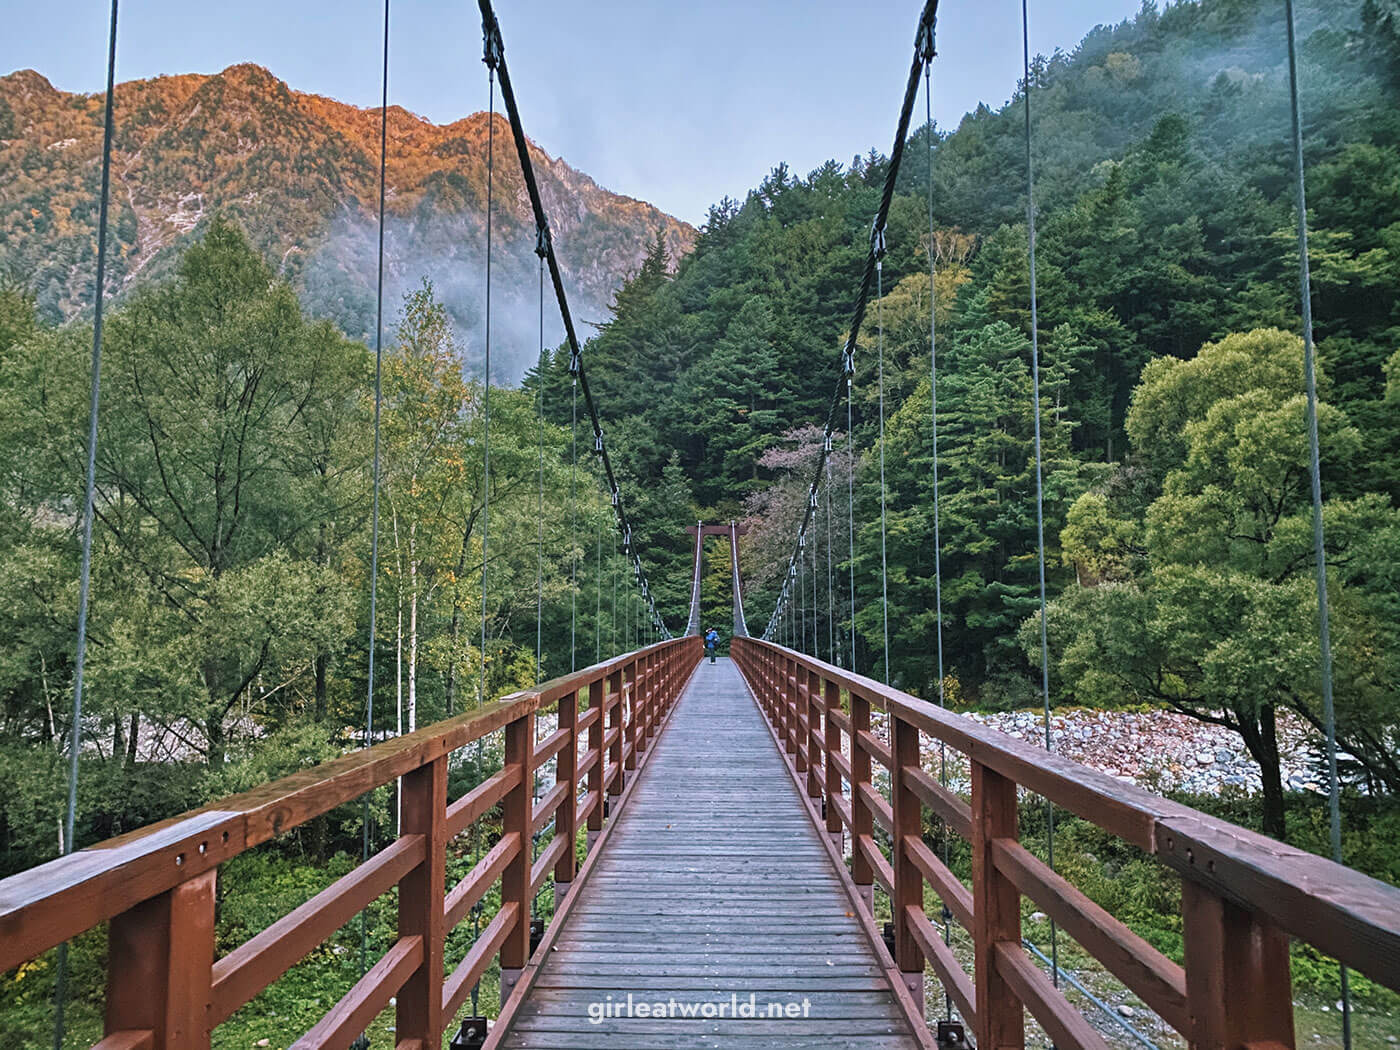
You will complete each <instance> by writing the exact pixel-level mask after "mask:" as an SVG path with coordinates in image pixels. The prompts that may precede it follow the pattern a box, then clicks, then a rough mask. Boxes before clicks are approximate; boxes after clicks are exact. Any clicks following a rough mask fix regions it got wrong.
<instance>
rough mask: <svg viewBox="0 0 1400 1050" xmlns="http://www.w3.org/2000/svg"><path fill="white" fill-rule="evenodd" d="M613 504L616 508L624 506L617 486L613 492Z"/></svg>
mask: <svg viewBox="0 0 1400 1050" xmlns="http://www.w3.org/2000/svg"><path fill="white" fill-rule="evenodd" d="M612 504H613V506H614V507H620V506H622V497H621V494H620V493H619V492H618V491H617V486H616V485H614V486H613V490H612Z"/></svg>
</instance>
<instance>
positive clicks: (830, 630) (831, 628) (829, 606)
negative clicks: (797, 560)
mask: <svg viewBox="0 0 1400 1050" xmlns="http://www.w3.org/2000/svg"><path fill="white" fill-rule="evenodd" d="M823 489H824V492H823V495H825V496H826V651H827V655H828V656H829V657H830V659H831V662H832V663H833V664H836V665H837V666H840V663H841V661H840V660H839V659H838V658H837V655H836V622H835V604H834V602H833V600H832V594H831V464H830V463H828V464H827V466H826V484H825V485H824V486H823Z"/></svg>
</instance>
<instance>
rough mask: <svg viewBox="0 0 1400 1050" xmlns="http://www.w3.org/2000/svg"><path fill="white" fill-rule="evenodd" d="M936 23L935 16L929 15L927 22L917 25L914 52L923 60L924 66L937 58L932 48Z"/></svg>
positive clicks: (935, 51) (936, 53) (936, 52)
mask: <svg viewBox="0 0 1400 1050" xmlns="http://www.w3.org/2000/svg"><path fill="white" fill-rule="evenodd" d="M937 21H938V18H937V16H936V15H932V14H930V16H929V20H928V21H927V22H920V23H919V29H918V32H916V33H915V34H914V50H915V52H916V53H917V54H918V56H919V58H921V59H922V60H923V62H924V65H928V64H930V63H931V62H932V61H933V60H934V59H935V58H937V57H938V51H937V50H936V49H935V48H934V42H933V37H934V26H935V24H936V23H937Z"/></svg>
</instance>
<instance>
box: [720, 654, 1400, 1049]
mask: <svg viewBox="0 0 1400 1050" xmlns="http://www.w3.org/2000/svg"><path fill="white" fill-rule="evenodd" d="M731 654H732V655H733V657H734V660H735V662H736V663H737V664H738V666H739V668H740V670H741V671H742V672H743V675H744V677H745V680H746V681H747V682H748V683H749V687H750V689H751V690H752V691H753V693H754V696H755V698H756V699H757V700H758V703H759V707H760V708H761V710H762V711H763V713H764V715H765V717H766V718H767V719H768V721H769V723H770V724H771V726H772V727H773V730H774V733H775V735H776V736H777V738H778V740H779V741H783V742H786V744H787V746H786V751H787V753H788V755H789V756H792V755H793V752H794V748H793V747H792V746H791V745H792V742H793V734H794V727H795V726H797V725H801V726H802V727H803V737H804V741H807V742H809V743H808V746H807V752H806V755H805V759H806V761H807V763H809V764H810V765H811V766H812V767H813V768H816V767H821V768H823V769H825V771H826V773H825V776H824V777H822V778H805V780H804V775H803V770H802V769H801V768H799V767H798V765H797V763H796V762H793V773H794V776H795V778H796V779H797V780H798V781H799V782H800V783H801V782H807V781H811V782H813V783H815V785H816V786H817V788H818V789H819V790H818V791H817V792H816V793H817V794H819V795H820V798H821V801H822V804H823V807H824V809H825V812H826V819H825V825H826V828H827V830H828V831H830V832H832V833H833V834H838V835H839V834H841V832H842V829H843V828H844V829H845V833H846V834H848V835H849V836H850V840H849V841H850V846H851V877H852V881H853V882H854V883H855V884H856V885H857V886H858V887H869V886H870V885H871V884H872V882H875V881H878V882H880V883H881V884H882V885H885V886H886V888H887V889H888V890H889V891H890V894H891V912H892V914H893V917H894V927H895V946H896V952H895V956H896V958H895V960H894V961H895V963H896V964H897V965H898V967H899V969H900V970H902V971H903V972H904V973H905V974H906V975H909V976H910V977H911V978H913V977H917V978H918V979H920V980H921V979H922V974H923V971H924V964H925V962H927V963H928V964H929V965H931V966H932V967H933V969H934V971H935V973H936V974H938V976H939V978H940V980H942V981H943V983H944V985H945V988H946V989H947V991H948V993H949V995H951V996H952V998H953V1000H954V1001H955V1002H956V1003H957V1004H958V1006H959V1009H960V1011H961V1012H962V1014H963V1016H964V1017H965V1018H966V1019H967V1020H968V1021H969V1022H971V1023H972V1025H973V1026H974V1028H975V1031H976V1042H977V1044H978V1045H981V1046H996V1047H999V1048H1006V1047H1019V1046H1023V1045H1024V1026H1023V1022H1022V1018H1023V1016H1024V1011H1025V1010H1029V1011H1030V1012H1031V1013H1032V1014H1033V1015H1034V1016H1035V1017H1036V1018H1037V1020H1039V1021H1040V1022H1041V1024H1042V1025H1043V1026H1045V1028H1046V1031H1047V1032H1049V1033H1050V1034H1051V1035H1052V1037H1053V1038H1054V1039H1055V1041H1056V1043H1057V1045H1061V1046H1078V1047H1083V1048H1086V1050H1100V1048H1101V1047H1102V1039H1101V1038H1100V1037H1099V1036H1098V1035H1097V1034H1096V1033H1095V1031H1094V1030H1093V1029H1092V1028H1091V1027H1090V1026H1088V1024H1087V1023H1086V1022H1084V1020H1083V1018H1082V1017H1080V1015H1079V1014H1078V1013H1077V1011H1076V1010H1075V1008H1074V1007H1073V1006H1072V1005H1071V1004H1070V1003H1069V1002H1068V1001H1067V1000H1066V999H1065V998H1064V996H1063V995H1062V994H1061V993H1060V991H1059V990H1058V989H1057V988H1055V986H1054V984H1053V983H1052V982H1051V981H1050V980H1049V979H1048V978H1047V977H1046V976H1045V975H1044V974H1043V973H1042V972H1041V970H1040V969H1039V967H1038V966H1037V965H1036V964H1035V963H1034V962H1033V961H1032V960H1031V959H1030V957H1029V956H1028V955H1027V954H1026V953H1025V950H1024V949H1023V948H1022V945H1021V931H1020V901H1021V898H1022V896H1023V895H1024V896H1026V897H1029V898H1030V899H1032V900H1034V901H1035V902H1036V904H1037V905H1038V906H1039V907H1040V908H1042V909H1043V910H1044V911H1045V912H1046V913H1047V914H1048V915H1050V916H1051V918H1053V919H1054V920H1055V921H1056V922H1058V923H1059V924H1060V925H1061V927H1063V928H1064V929H1065V930H1066V931H1067V932H1068V933H1070V934H1071V935H1072V936H1073V937H1074V938H1075V939H1076V940H1077V941H1078V943H1079V944H1080V946H1081V947H1083V948H1084V949H1085V950H1086V951H1088V952H1089V953H1090V954H1092V955H1094V956H1095V957H1096V958H1097V959H1098V960H1099V961H1100V962H1101V963H1102V964H1103V965H1104V966H1105V968H1106V969H1108V970H1109V971H1110V972H1112V973H1113V974H1115V976H1117V977H1118V978H1119V979H1120V980H1121V981H1123V983H1124V984H1125V985H1126V986H1127V987H1129V988H1130V989H1132V990H1133V991H1134V992H1135V993H1136V994H1137V995H1138V996H1140V997H1141V998H1142V1000H1143V1001H1144V1002H1145V1003H1147V1004H1148V1006H1150V1007H1151V1008H1152V1009H1153V1010H1155V1011H1156V1012H1157V1014H1158V1015H1159V1016H1160V1017H1161V1018H1162V1019H1163V1020H1164V1021H1165V1022H1166V1023H1167V1024H1169V1025H1170V1026H1171V1027H1173V1028H1175V1029H1176V1030H1177V1031H1179V1032H1181V1033H1182V1034H1183V1035H1184V1036H1185V1037H1186V1038H1187V1039H1188V1041H1189V1042H1190V1043H1191V1045H1192V1046H1199V1047H1209V1048H1212V1050H1214V1048H1225V1047H1232V1046H1240V1045H1270V1046H1272V1047H1274V1048H1276V1050H1289V1048H1292V1047H1293V1046H1294V1045H1295V1041H1294V1033H1293V1022H1292V998H1291V984H1290V979H1289V972H1288V937H1289V936H1290V935H1291V936H1293V937H1297V938H1299V939H1300V940H1304V941H1306V942H1308V943H1310V944H1312V945H1314V946H1315V947H1317V948H1318V949H1319V950H1321V951H1323V952H1325V953H1326V954H1328V955H1331V956H1333V957H1334V958H1337V959H1338V960H1340V961H1341V962H1342V963H1344V964H1346V965H1348V966H1350V967H1352V968H1354V969H1356V970H1359V971H1360V972H1362V973H1364V974H1366V975H1367V976H1369V977H1371V978H1372V979H1374V980H1375V981H1377V982H1378V983H1380V984H1383V985H1386V986H1387V987H1390V988H1392V989H1395V990H1397V991H1400V889H1397V888H1395V887H1393V886H1389V885H1386V884H1385V883H1382V882H1379V881H1377V880H1375V879H1372V878H1369V877H1368V876H1366V875H1363V874H1361V873H1360V872H1357V871H1354V870H1352V869H1350V868H1347V867H1344V866H1342V865H1340V864H1335V863H1333V862H1332V861H1330V860H1327V859H1326V858H1323V857H1319V856H1316V855H1315V854H1311V853H1307V852H1305V851H1302V850H1299V849H1296V848H1293V847H1290V846H1287V845H1284V844H1282V843H1279V842H1276V841H1274V840H1272V839H1269V838H1267V837H1265V836H1263V835H1259V834H1257V833H1255V832H1252V831H1247V830H1246V829H1244V828H1240V827H1236V826H1235V825H1233V824H1230V823H1228V822H1227V821H1224V820H1219V819H1217V818H1214V817H1211V816H1208V815H1207V814H1204V813H1201V812H1199V811H1197V810H1193V809H1191V808H1189V807H1187V806H1183V805H1180V804H1179V803H1175V802H1172V801H1170V800H1168V799H1164V798H1160V797H1159V796H1156V795H1153V794H1151V793H1149V792H1147V791H1145V790H1143V789H1141V788H1138V787H1136V786H1134V785H1131V784H1125V783H1123V782H1122V781H1119V780H1117V779H1115V778H1113V777H1109V776H1107V775H1105V774H1102V773H1099V772H1096V771H1094V770H1092V769H1089V768H1088V767H1086V766H1083V765H1080V764H1079V763H1077V762H1073V761H1070V760H1069V759H1066V758H1064V757H1063V756H1060V755H1055V754H1051V753H1048V752H1046V751H1045V750H1043V749H1041V748H1038V747H1035V746H1033V745H1031V744H1027V743H1025V742H1023V741H1020V740H1017V739H1015V738H1014V737H1011V736H1008V735H1006V734H1003V733H1000V732H997V731H996V730H994V729H991V728H989V727H987V726H984V725H982V724H981V723H978V722H976V721H974V720H972V719H969V718H965V717H962V716H960V715H957V714H954V713H952V712H950V711H947V710H945V709H943V708H939V707H936V706H935V705H933V704H930V703H928V702H926V701H923V700H919V699H917V698H916V697H913V696H910V695H908V694H907V693H903V692H900V691H899V690H897V689H893V688H891V687H889V686H886V685H883V684H881V683H879V682H875V681H873V680H871V679H869V678H866V677H864V676H862V675H858V674H855V673H853V672H851V671H847V670H844V669H842V668H839V667H834V666H832V665H830V664H827V663H823V662H822V661H820V660H816V659H814V658H812V657H810V656H806V655H805V654H803V653H799V652H796V651H794V650H791V649H787V648H785V647H783V646H780V645H775V644H773V643H771V642H765V641H761V640H759V639H754V638H735V639H734V640H733V642H732V643H731ZM843 694H844V696H845V697H846V699H847V701H848V710H849V713H846V712H844V711H842V709H841V706H842V705H841V697H842V695H843ZM817 695H820V696H821V697H822V702H821V703H813V702H812V698H813V697H814V696H817ZM872 709H877V710H881V711H883V712H885V714H886V715H887V716H888V720H889V736H888V740H889V743H888V744H886V743H885V742H884V741H883V740H881V739H880V738H878V737H876V736H875V735H873V733H872V730H871V710H872ZM817 720H819V722H820V724H817ZM923 737H928V738H931V739H933V740H936V741H939V742H941V743H942V744H945V745H947V746H948V747H951V748H953V749H954V750H955V751H958V752H960V753H961V754H962V755H963V756H964V757H965V758H966V759H967V761H968V762H969V764H970V768H971V788H972V790H971V803H970V804H969V803H968V802H965V801H964V800H963V799H961V798H959V797H958V796H957V795H956V794H954V793H953V792H951V791H950V790H948V789H947V788H946V787H944V786H943V785H941V784H939V783H938V782H937V781H936V780H935V779H934V778H933V777H932V776H931V775H930V774H929V773H928V771H926V770H924V769H923V768H922V766H921V759H920V750H921V749H920V746H919V742H920V740H921V739H922V738H923ZM872 758H873V759H874V760H875V761H876V762H877V763H878V764H879V765H880V766H882V767H884V768H885V769H887V770H888V771H889V776H890V797H889V801H886V799H885V797H884V796H883V795H882V794H881V793H880V791H879V790H878V788H877V787H876V785H875V783H874V781H873V780H872V776H871V770H872ZM789 760H790V761H791V758H790V759H789ZM843 780H844V781H845V784H844V785H843ZM1018 788H1026V789H1029V790H1031V791H1033V792H1035V793H1037V794H1039V795H1042V796H1043V797H1045V798H1047V799H1049V800H1050V801H1051V802H1053V803H1054V804H1055V805H1057V806H1060V807H1062V808H1064V809H1068V810H1070V811H1072V812H1074V813H1075V814H1077V815H1078V816H1080V817H1083V818H1084V819H1086V820H1089V821H1091V822H1093V823H1094V824H1097V825H1098V826H1099V827H1100V828H1102V829H1104V830H1105V831H1107V832H1109V833H1111V834H1113V835H1115V836H1117V837H1118V838H1120V839H1123V840H1125V841H1126V842H1128V843H1130V844H1132V845H1134V846H1136V847H1138V848H1140V849H1142V850H1143V851H1145V852H1146V853H1148V854H1152V855H1154V856H1156V857H1157V858H1158V859H1159V860H1160V861H1161V862H1162V863H1164V864H1165V865H1167V866H1168V867H1170V868H1172V869H1173V870H1175V871H1177V872H1178V873H1180V874H1181V875H1182V876H1183V883H1182V918H1183V934H1184V941H1185V965H1184V966H1181V965H1178V964H1176V963H1174V962H1172V961H1171V960H1169V959H1167V958H1166V957H1165V956H1163V955H1162V954H1161V953H1160V952H1158V951H1157V950H1156V949H1154V948H1152V947H1151V946H1150V945H1149V944H1148V943H1147V942H1146V941H1144V940H1143V939H1142V938H1141V937H1138V936H1137V935H1136V934H1134V933H1132V931H1131V930H1129V929H1128V928H1127V927H1126V926H1125V925H1124V924H1123V923H1122V922H1120V921H1119V920H1118V919H1116V918H1115V917H1113V916H1112V915H1110V914H1109V913H1108V912H1106V911H1104V909H1102V908H1100V907H1099V906H1098V905H1096V904H1094V903H1093V902H1092V901H1090V900H1089V899H1088V898H1087V897H1085V896H1084V895H1083V894H1082V893H1081V892H1080V891H1079V890H1078V889H1076V888H1075V887H1074V886H1073V885H1071V884H1070V883H1069V882H1068V880H1066V879H1064V878H1063V877H1061V876H1059V875H1058V874H1056V873H1055V872H1053V871H1052V870H1051V869H1050V867H1049V866H1048V865H1046V864H1045V863H1043V862H1042V861H1040V860H1039V859H1038V858H1036V857H1035V856H1034V855H1032V854H1031V853H1030V852H1029V851H1028V850H1026V849H1025V848H1023V847H1022V846H1021V845H1020V843H1019V842H1018V841H1017V833H1016V818H1017V813H1016V805H1017V803H1016V798H1017V789H1018ZM924 809H927V810H928V811H930V812H931V813H932V814H933V815H934V817H935V818H936V819H938V820H940V821H942V822H943V824H944V825H945V827H946V828H948V830H949V831H951V832H952V833H955V834H957V835H959V836H960V837H962V838H964V839H966V840H968V841H969V842H970V843H971V845H972V873H973V875H972V887H971V889H968V887H966V886H964V885H963V884H962V883H961V882H959V881H958V880H957V878H956V877H955V876H954V875H953V873H952V872H951V871H950V870H949V869H948V868H947V866H946V865H945V864H944V863H943V862H942V861H941V860H939V859H938V858H937V856H935V854H934V852H933V850H931V849H930V848H929V847H928V846H927V845H926V844H925V843H924V842H923V841H922V824H923V816H922V813H923V810H924ZM876 823H878V824H880V825H881V826H883V827H885V828H887V829H888V830H890V831H891V832H892V834H891V836H890V842H891V849H890V852H889V858H888V859H886V856H885V853H884V851H883V850H882V849H881V848H880V846H879V845H878V844H877V842H876V839H875V837H874V834H873V825H874V824H876ZM925 885H927V886H928V887H930V888H931V889H932V890H933V891H934V893H935V894H936V895H937V896H938V897H939V898H940V899H941V900H942V901H943V903H944V904H945V905H946V906H947V907H948V909H949V911H950V912H951V914H952V915H953V917H954V918H955V919H956V920H957V922H958V923H960V924H961V925H962V926H963V927H964V928H966V929H967V930H968V932H969V933H970V934H971V935H972V939H973V944H974V955H975V967H974V969H975V974H974V977H973V978H969V976H968V975H967V974H966V973H965V972H964V971H963V970H962V969H961V968H960V967H959V966H958V964H957V961H956V959H955V957H954V955H953V953H952V952H951V951H950V950H949V949H948V948H947V946H946V945H945V944H944V943H943V939H942V936H941V935H940V934H939V933H938V931H937V929H936V927H935V926H934V924H933V923H932V922H931V921H930V920H929V918H928V916H927V915H926V914H925V912H924V907H923V892H924V886H925ZM867 899H868V891H867Z"/></svg>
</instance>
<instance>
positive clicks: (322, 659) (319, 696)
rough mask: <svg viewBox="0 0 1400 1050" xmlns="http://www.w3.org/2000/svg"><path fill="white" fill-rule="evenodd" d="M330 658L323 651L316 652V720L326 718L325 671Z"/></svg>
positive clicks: (320, 720) (328, 667) (327, 668)
mask: <svg viewBox="0 0 1400 1050" xmlns="http://www.w3.org/2000/svg"><path fill="white" fill-rule="evenodd" d="M330 665H331V658H330V657H329V656H327V655H326V654H325V653H317V654H316V721H317V722H324V721H325V720H326V714H327V708H328V706H329V705H328V701H327V692H326V679H327V677H328V674H327V672H328V671H329V669H330Z"/></svg>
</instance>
